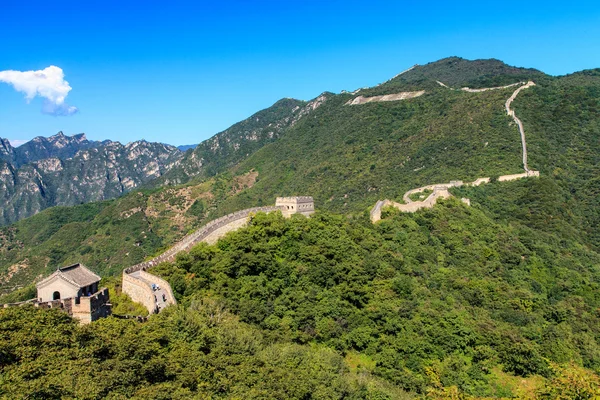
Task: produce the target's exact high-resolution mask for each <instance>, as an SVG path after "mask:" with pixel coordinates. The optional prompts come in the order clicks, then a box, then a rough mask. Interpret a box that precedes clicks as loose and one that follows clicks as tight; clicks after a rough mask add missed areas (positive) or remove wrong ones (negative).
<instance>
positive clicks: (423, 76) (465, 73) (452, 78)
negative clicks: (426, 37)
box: [381, 56, 548, 89]
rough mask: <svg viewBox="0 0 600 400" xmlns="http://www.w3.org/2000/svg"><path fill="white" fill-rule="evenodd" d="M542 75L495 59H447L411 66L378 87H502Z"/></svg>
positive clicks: (535, 78)
mask: <svg viewBox="0 0 600 400" xmlns="http://www.w3.org/2000/svg"><path fill="white" fill-rule="evenodd" d="M547 78H548V76H547V75H545V74H544V73H543V72H541V71H538V70H536V69H532V68H522V67H514V66H511V65H508V64H506V63H504V62H503V61H500V60H498V59H495V58H490V59H476V60H468V59H466V58H461V57H456V56H451V57H446V58H442V59H440V60H437V61H433V62H430V63H427V64H425V65H415V66H414V67H412V68H409V69H407V70H405V71H404V72H401V73H400V74H398V75H396V76H395V77H394V78H392V79H390V80H389V81H387V82H385V83H384V84H382V85H381V86H384V87H398V89H400V88H404V89H407V88H412V89H414V88H415V87H417V86H420V87H423V86H424V85H425V84H426V83H430V84H431V83H434V84H435V81H440V82H443V83H444V84H446V85H448V86H450V87H463V86H469V87H471V88H478V87H490V86H502V85H506V84H510V83H515V82H519V81H525V80H540V79H547Z"/></svg>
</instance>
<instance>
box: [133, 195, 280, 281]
mask: <svg viewBox="0 0 600 400" xmlns="http://www.w3.org/2000/svg"><path fill="white" fill-rule="evenodd" d="M273 211H281V207H278V206H267V207H253V208H247V209H245V210H241V211H237V212H234V213H231V214H228V215H225V216H223V217H221V218H217V219H215V220H213V221H211V222H209V223H208V224H206V225H204V226H203V227H201V228H200V229H198V230H197V231H195V232H194V233H192V234H190V235H187V236H186V237H184V238H183V239H182V240H181V241H179V242H178V243H177V244H175V246H173V247H171V248H170V249H169V250H167V251H165V252H164V253H162V254H160V255H159V256H157V257H154V258H153V259H151V260H148V261H144V262H142V263H139V264H136V265H134V266H132V267H129V268H127V269H125V272H126V273H128V274H130V273H132V272H135V271H142V270H143V271H146V270H147V269H148V268H152V267H154V266H156V265H158V264H160V263H162V262H165V261H173V260H175V257H176V256H177V253H179V252H181V251H186V250H189V249H190V248H192V247H193V246H194V245H196V244H198V243H200V242H201V241H202V240H203V239H204V238H205V237H207V236H208V235H210V234H211V233H213V232H214V231H216V230H217V229H219V228H222V227H223V226H225V225H227V224H229V223H231V222H233V221H237V220H239V219H242V218H247V217H248V216H249V215H250V214H252V213H257V212H273Z"/></svg>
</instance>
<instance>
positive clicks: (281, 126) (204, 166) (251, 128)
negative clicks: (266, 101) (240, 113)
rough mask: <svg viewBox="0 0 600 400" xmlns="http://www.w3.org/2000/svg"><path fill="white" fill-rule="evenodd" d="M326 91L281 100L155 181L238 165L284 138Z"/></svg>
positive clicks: (177, 180) (189, 155)
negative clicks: (306, 97)
mask: <svg viewBox="0 0 600 400" xmlns="http://www.w3.org/2000/svg"><path fill="white" fill-rule="evenodd" d="M326 98H327V94H325V93H324V94H322V95H320V96H319V97H317V98H315V99H314V100H311V101H309V102H305V101H301V100H296V99H289V98H287V99H281V100H279V101H277V102H276V103H275V104H273V105H272V106H271V107H269V108H266V109H264V110H261V111H259V112H257V113H255V114H253V115H252V116H250V117H249V118H247V119H245V120H243V121H240V122H238V123H236V124H234V125H232V126H231V127H230V128H228V129H226V130H225V131H223V132H219V133H217V134H216V135H214V136H213V137H211V138H210V139H208V140H205V141H204V142H202V143H200V144H199V145H197V146H196V147H195V148H194V150H193V151H192V152H190V153H186V154H185V156H184V157H183V159H182V160H181V162H180V163H179V165H178V166H177V167H175V168H173V169H172V170H171V171H169V172H168V173H167V174H165V176H163V177H162V178H161V179H159V180H157V181H155V182H153V184H154V185H155V186H156V185H161V184H181V183H185V182H187V181H189V180H190V179H191V178H194V177H197V178H203V177H210V176H213V175H215V174H217V173H219V172H223V171H225V170H226V169H227V168H229V167H232V166H234V165H236V164H237V163H238V162H240V161H241V160H243V159H245V158H246V157H248V156H249V155H251V154H253V153H254V152H255V151H257V150H258V149H260V148H262V147H263V146H265V145H266V144H268V143H271V142H274V141H276V140H277V139H279V137H281V136H282V135H283V134H284V133H285V132H286V130H287V129H289V128H291V127H293V126H294V125H295V124H296V123H297V122H298V121H299V120H300V119H302V117H304V116H306V115H308V114H309V113H312V112H313V111H314V110H316V109H317V108H318V107H319V106H320V105H321V104H322V103H323V102H324V101H325V100H326Z"/></svg>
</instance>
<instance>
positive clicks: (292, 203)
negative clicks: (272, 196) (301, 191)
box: [275, 196, 315, 218]
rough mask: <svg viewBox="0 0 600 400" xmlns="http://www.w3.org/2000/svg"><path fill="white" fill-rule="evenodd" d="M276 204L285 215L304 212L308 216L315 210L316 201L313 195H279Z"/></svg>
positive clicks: (287, 216)
mask: <svg viewBox="0 0 600 400" xmlns="http://www.w3.org/2000/svg"><path fill="white" fill-rule="evenodd" d="M275 206H276V207H279V208H281V213H282V214H283V216H284V217H286V218H289V217H290V216H291V215H292V214H302V215H306V216H307V217H308V216H309V215H311V214H312V213H314V212H315V202H314V200H313V198H312V197H311V196H297V197H278V198H277V200H275Z"/></svg>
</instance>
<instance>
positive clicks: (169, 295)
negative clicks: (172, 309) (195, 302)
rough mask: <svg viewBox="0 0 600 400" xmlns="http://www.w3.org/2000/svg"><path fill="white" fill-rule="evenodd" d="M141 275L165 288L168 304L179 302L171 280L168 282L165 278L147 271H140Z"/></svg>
mask: <svg viewBox="0 0 600 400" xmlns="http://www.w3.org/2000/svg"><path fill="white" fill-rule="evenodd" d="M140 276H141V277H142V278H144V279H146V280H148V281H153V282H156V283H158V284H159V286H160V287H161V288H163V289H164V290H165V291H166V292H167V293H166V297H167V299H166V301H165V303H167V304H177V300H175V294H174V293H173V289H171V285H169V282H167V281H166V280H164V279H163V278H161V277H159V276H156V275H153V274H150V273H148V272H146V271H140Z"/></svg>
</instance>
